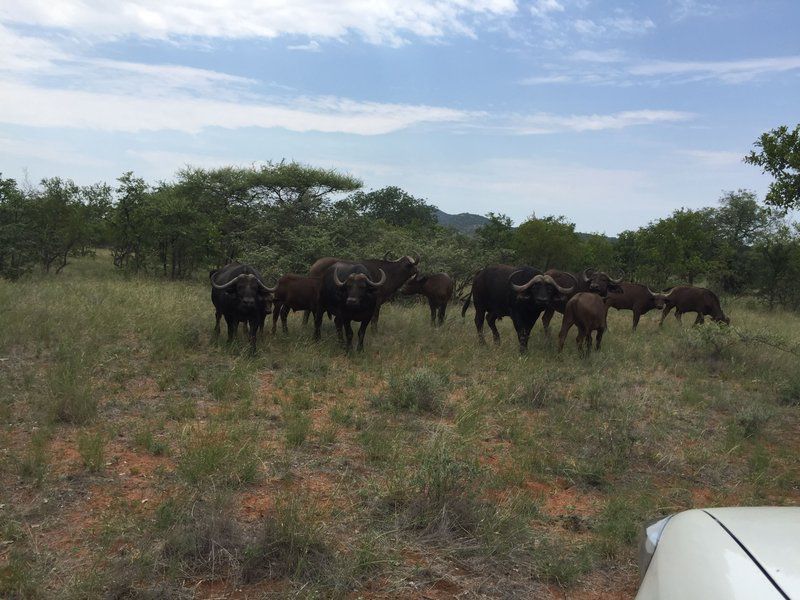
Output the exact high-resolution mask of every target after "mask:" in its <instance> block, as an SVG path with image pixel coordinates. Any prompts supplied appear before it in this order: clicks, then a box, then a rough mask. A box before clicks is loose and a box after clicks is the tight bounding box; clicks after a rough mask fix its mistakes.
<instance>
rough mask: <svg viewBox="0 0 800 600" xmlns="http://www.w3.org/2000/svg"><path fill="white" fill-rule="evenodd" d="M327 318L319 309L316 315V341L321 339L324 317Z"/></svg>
mask: <svg viewBox="0 0 800 600" xmlns="http://www.w3.org/2000/svg"><path fill="white" fill-rule="evenodd" d="M324 316H325V311H324V310H322V309H321V308H320V309H317V311H316V312H315V313H314V340H315V341H316V340H319V338H320V329H322V317H324Z"/></svg>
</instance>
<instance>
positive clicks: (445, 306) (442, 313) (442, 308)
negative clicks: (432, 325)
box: [439, 303, 447, 327]
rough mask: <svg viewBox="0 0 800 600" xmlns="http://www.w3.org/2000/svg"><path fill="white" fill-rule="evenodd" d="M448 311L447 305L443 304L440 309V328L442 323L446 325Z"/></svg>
mask: <svg viewBox="0 0 800 600" xmlns="http://www.w3.org/2000/svg"><path fill="white" fill-rule="evenodd" d="M446 310H447V303H445V304H442V305H441V306H440V307H439V327H441V326H442V323H444V313H445V311H446Z"/></svg>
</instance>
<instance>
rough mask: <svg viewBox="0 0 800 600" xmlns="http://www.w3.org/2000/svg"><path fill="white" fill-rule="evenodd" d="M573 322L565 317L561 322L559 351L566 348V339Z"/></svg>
mask: <svg viewBox="0 0 800 600" xmlns="http://www.w3.org/2000/svg"><path fill="white" fill-rule="evenodd" d="M571 325H572V324H571V323H570V322H569V321H568V320H567V318H566V317H565V318H564V320H563V321H562V322H561V331H560V332H559V333H558V351H559V353H560V352H561V351H562V350H563V349H564V341H565V340H566V339H567V334H568V333H569V328H570V326H571Z"/></svg>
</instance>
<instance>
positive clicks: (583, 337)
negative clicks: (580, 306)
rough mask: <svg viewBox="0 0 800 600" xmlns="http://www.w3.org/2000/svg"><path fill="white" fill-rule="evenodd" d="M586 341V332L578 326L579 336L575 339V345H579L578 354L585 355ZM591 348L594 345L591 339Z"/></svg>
mask: <svg viewBox="0 0 800 600" xmlns="http://www.w3.org/2000/svg"><path fill="white" fill-rule="evenodd" d="M585 340H586V332H585V331H584V329H583V327H581V326H580V325H578V335H577V336H576V337H575V343H576V344H577V345H578V354H580V355H581V356H582V355H583V343H584V341H585ZM588 345H589V347H591V345H592V341H591V338H590V339H589V344H588Z"/></svg>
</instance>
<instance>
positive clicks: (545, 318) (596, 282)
mask: <svg viewBox="0 0 800 600" xmlns="http://www.w3.org/2000/svg"><path fill="white" fill-rule="evenodd" d="M545 274H546V275H549V276H550V277H552V278H553V279H554V280H555V281H556V282H557V283H558V284H559V285H562V286H569V285H573V283H574V282H575V281H576V280H577V282H578V284H577V286H576V287H575V291H574V292H572V293H571V294H567V295H565V296H563V300H559V301H557V302H554V303H553V304H552V306H551V307H550V308H548V309H547V310H546V311H544V314H543V315H542V326H543V327H544V333H545V335H547V336H549V335H550V321H551V320H552V318H553V314H554V313H556V312H559V313H561V314H564V309H565V308H566V306H567V302H568V301H569V299H570V298H571V297H572V296H574V295H575V294H579V293H580V292H591V293H593V294H598V295H599V296H601V297H603V298H605V297H606V296H607V295H608V293H609V292H614V291H619V289H620V287H619V284H620V283H621V282H622V277H619V278H617V279H613V278H612V277H611V276H610V275H609V274H608V273H605V272H603V271H597V270H595V269H584V270H583V271H582V272H580V273H578V274H577V275H573V274H572V273H567V272H566V271H559V270H557V269H548V270H547V271H545Z"/></svg>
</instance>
